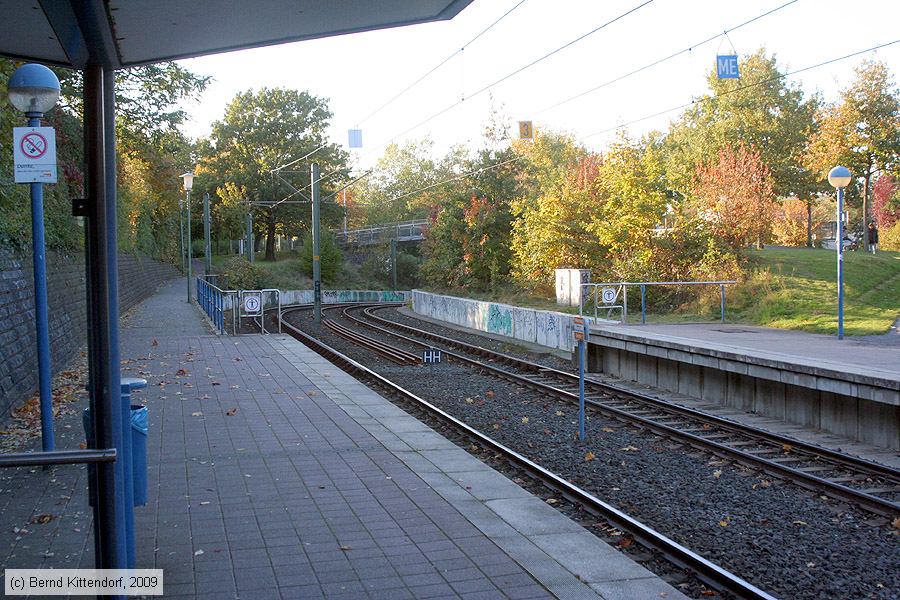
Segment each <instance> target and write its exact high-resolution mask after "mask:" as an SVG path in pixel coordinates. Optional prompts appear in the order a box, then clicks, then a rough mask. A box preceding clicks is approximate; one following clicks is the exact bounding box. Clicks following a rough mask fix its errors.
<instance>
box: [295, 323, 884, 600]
mask: <svg viewBox="0 0 900 600" xmlns="http://www.w3.org/2000/svg"><path fill="white" fill-rule="evenodd" d="M338 314H339V313H338V312H334V311H330V312H328V313H327V315H326V316H328V317H331V318H337V316H338ZM378 314H379V315H380V316H382V317H385V318H390V319H392V320H397V321H399V322H403V323H404V324H408V325H412V326H414V327H418V328H421V329H425V330H428V331H433V332H435V333H439V334H441V335H445V336H447V337H453V338H455V339H461V340H463V341H466V342H468V343H474V344H479V345H482V346H484V347H488V348H492V349H497V350H499V351H502V352H505V353H508V354H517V355H518V356H521V357H524V358H527V359H528V360H532V361H534V362H540V363H543V364H548V366H552V367H555V368H569V367H571V365H570V363H567V362H565V361H563V360H562V359H559V358H557V357H554V356H546V355H541V356H533V355H529V354H528V353H527V352H524V351H522V350H520V349H519V350H517V351H515V352H512V351H511V347H510V345H509V344H507V343H503V342H497V341H494V340H486V338H483V337H481V336H475V335H471V334H466V333H463V332H459V331H456V330H453V329H449V328H445V327H440V326H436V325H433V324H431V323H427V322H425V321H421V320H418V319H413V318H410V317H408V316H405V315H400V314H399V313H398V311H396V310H394V309H391V310H383V311H380V312H379V313H378ZM308 317H309V315H308V314H306V315H304V314H303V313H295V314H294V315H292V316H291V317H289V320H290V321H291V322H293V323H295V324H298V325H300V326H301V328H302V329H304V330H305V331H307V332H308V333H311V334H313V335H315V336H316V337H319V338H320V339H322V340H323V341H324V342H325V343H326V344H328V345H330V346H332V347H334V348H336V349H337V350H339V351H340V352H343V353H345V354H347V355H348V356H350V357H351V358H353V359H355V360H357V361H359V362H361V363H363V364H365V365H367V366H368V367H369V368H371V369H373V370H374V371H376V372H378V373H380V374H382V375H383V376H385V377H387V378H388V379H390V380H392V381H395V382H396V383H398V384H399V385H401V386H403V387H404V388H406V389H408V390H409V391H411V392H413V393H415V394H417V395H419V396H420V397H422V398H424V399H425V400H428V401H429V402H431V403H433V404H435V405H436V406H438V407H439V408H441V409H443V410H445V411H447V412H449V413H450V414H452V415H454V416H456V417H457V418H459V419H461V420H463V421H465V422H466V423H468V424H469V425H471V426H473V427H476V428H478V429H480V430H482V431H484V432H485V433H487V434H488V435H490V436H492V437H494V438H495V439H497V440H498V441H499V442H501V443H503V444H505V445H507V446H509V447H511V448H513V449H514V450H517V451H518V452H520V453H522V454H524V455H526V456H528V457H529V458H531V459H532V460H534V461H536V462H538V463H539V464H541V465H542V466H544V467H545V468H547V469H549V470H551V471H554V472H556V473H558V474H560V475H562V476H564V477H566V478H567V479H569V480H570V481H572V482H574V483H575V484H577V485H579V486H581V487H582V488H584V489H586V490H588V491H590V492H592V493H593V494H595V495H596V496H598V497H599V498H601V499H603V500H605V501H607V502H609V503H611V504H613V505H615V506H617V507H619V508H620V509H622V510H624V511H625V512H627V513H629V514H630V515H631V516H633V517H634V518H636V519H638V520H640V521H642V522H644V523H646V524H648V525H650V526H651V527H653V528H655V529H656V530H657V531H660V532H661V533H663V534H665V535H667V536H669V537H671V538H673V539H675V540H676V541H678V542H679V543H681V544H683V545H685V546H687V547H688V548H690V549H691V550H693V551H695V552H697V553H699V554H701V555H703V556H704V557H706V558H708V559H709V560H712V561H713V562H716V563H718V564H719V565H721V566H722V567H724V568H726V569H728V570H729V571H731V572H733V573H736V574H738V575H740V576H741V577H743V578H745V579H747V580H748V581H750V582H751V583H753V584H754V585H756V586H758V587H760V588H761V589H763V590H765V591H767V592H769V593H771V594H773V595H776V596H779V597H782V598H810V599H811V598H898V597H900V569H898V568H897V567H898V557H900V552H898V542H900V535H898V533H900V531H898V529H897V528H896V527H895V526H894V525H893V524H891V523H890V522H888V520H887V519H884V518H880V517H873V516H871V515H869V514H868V513H865V512H862V511H859V510H856V509H855V508H854V507H851V506H848V505H846V504H843V503H840V502H836V501H833V500H827V499H824V498H821V497H816V496H814V495H813V494H812V493H811V492H808V491H806V490H803V489H801V488H799V487H798V486H795V485H792V484H788V483H784V482H781V481H779V480H774V479H772V478H770V477H767V476H763V475H760V474H758V473H756V472H753V471H750V470H747V469H745V468H743V467H741V466H736V465H733V464H731V463H730V462H728V461H724V460H721V459H719V458H717V457H714V456H712V455H710V454H709V453H706V452H702V451H697V450H695V449H692V448H689V447H686V446H684V445H682V444H680V443H678V442H676V441H673V440H669V439H665V438H662V437H659V436H656V435H654V434H652V433H649V432H646V431H642V430H638V429H636V428H634V427H632V426H629V425H625V424H622V423H621V422H618V421H615V420H611V419H607V418H605V417H603V416H602V415H599V414H589V418H588V421H587V427H586V429H587V439H586V440H585V441H584V442H579V441H578V440H577V438H576V433H577V407H575V406H572V405H569V404H566V403H563V402H561V401H558V400H556V399H555V398H550V397H546V396H542V395H540V394H539V393H536V392H534V391H532V390H530V389H526V388H523V387H520V386H518V385H515V384H513V383H510V382H507V381H504V380H501V379H498V378H496V377H492V376H488V375H485V374H482V373H478V372H476V371H474V370H473V369H471V368H469V367H465V366H463V365H460V364H457V363H453V362H444V363H442V364H438V365H422V366H414V367H399V366H397V365H395V364H393V363H390V362H388V361H385V360H383V359H381V358H379V357H377V356H374V355H372V353H370V352H366V351H364V350H360V349H359V348H358V347H356V346H354V345H352V344H350V343H349V342H347V341H345V340H343V339H342V338H339V337H337V336H335V335H334V334H332V333H331V332H330V331H328V330H326V329H324V328H320V327H317V326H316V325H315V323H313V322H312V319H311V318H308ZM351 327H354V328H356V330H357V331H359V332H360V333H363V334H365V335H367V336H370V337H375V338H383V337H385V336H383V335H382V334H378V333H375V332H372V331H371V330H368V329H366V328H361V327H359V326H358V325H351ZM386 341H387V340H386ZM390 341H391V343H393V344H395V345H397V346H399V347H404V348H405V349H407V350H410V351H412V352H416V353H419V352H420V350H419V349H418V348H415V347H413V346H411V345H404V344H402V343H399V342H397V341H396V340H390Z"/></svg>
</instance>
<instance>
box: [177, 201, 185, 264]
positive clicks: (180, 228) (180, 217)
mask: <svg viewBox="0 0 900 600" xmlns="http://www.w3.org/2000/svg"><path fill="white" fill-rule="evenodd" d="M178 234H179V235H178V252H179V254H181V270H182V272H184V271H185V270H186V269H187V265H186V264H184V199H183V198H181V197H179V198H178Z"/></svg>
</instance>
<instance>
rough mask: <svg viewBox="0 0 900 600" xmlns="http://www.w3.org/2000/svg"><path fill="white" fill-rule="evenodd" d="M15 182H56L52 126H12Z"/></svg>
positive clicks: (54, 132) (54, 141)
mask: <svg viewBox="0 0 900 600" xmlns="http://www.w3.org/2000/svg"><path fill="white" fill-rule="evenodd" d="M13 174H14V178H15V182H16V183H56V131H55V130H54V129H53V128H52V127H13Z"/></svg>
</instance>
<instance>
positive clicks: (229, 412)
mask: <svg viewBox="0 0 900 600" xmlns="http://www.w3.org/2000/svg"><path fill="white" fill-rule="evenodd" d="M225 414H226V415H228V416H229V417H233V416H234V415H235V414H237V408H229V409H228V410H226V411H225Z"/></svg>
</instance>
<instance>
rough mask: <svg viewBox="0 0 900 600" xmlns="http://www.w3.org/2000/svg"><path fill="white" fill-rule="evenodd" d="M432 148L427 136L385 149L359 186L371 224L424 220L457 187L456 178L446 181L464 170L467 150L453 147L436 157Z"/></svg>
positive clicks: (360, 196)
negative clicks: (443, 154)
mask: <svg viewBox="0 0 900 600" xmlns="http://www.w3.org/2000/svg"><path fill="white" fill-rule="evenodd" d="M432 148H433V143H432V142H431V140H429V139H427V138H425V139H422V140H417V141H410V142H406V143H405V144H403V145H398V144H390V145H389V146H388V147H387V148H385V151H384V154H383V155H382V156H381V158H379V159H378V162H377V163H376V164H375V167H374V168H373V169H372V173H371V174H370V175H369V176H368V177H366V178H365V180H363V182H361V185H359V186H357V187H356V188H355V189H356V192H357V198H358V204H360V205H362V206H364V207H365V208H364V210H365V212H366V214H367V215H368V221H369V223H368V224H369V225H380V224H384V223H396V222H400V221H410V220H415V219H424V218H426V217H427V216H428V215H429V214H430V213H431V212H432V209H433V207H435V206H437V205H438V204H439V203H440V199H441V198H442V197H443V195H445V194H446V193H447V192H448V191H449V190H451V189H453V185H452V184H453V183H454V182H455V181H450V182H448V183H444V182H447V181H448V180H452V179H454V178H455V177H456V176H457V175H459V173H461V172H463V171H464V168H463V162H464V161H465V159H466V151H465V149H463V148H460V147H457V148H453V149H451V151H450V152H449V153H448V154H447V155H446V156H444V157H443V158H442V159H440V160H435V159H434V158H432V156H431V151H432Z"/></svg>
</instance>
